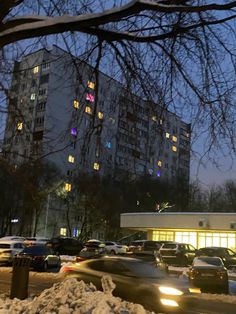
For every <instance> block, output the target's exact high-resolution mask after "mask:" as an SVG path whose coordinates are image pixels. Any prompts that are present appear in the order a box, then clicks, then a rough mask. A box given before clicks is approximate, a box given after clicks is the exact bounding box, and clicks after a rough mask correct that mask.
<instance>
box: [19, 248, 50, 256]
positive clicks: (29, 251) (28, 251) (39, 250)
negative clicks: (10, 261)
mask: <svg viewBox="0 0 236 314" xmlns="http://www.w3.org/2000/svg"><path fill="white" fill-rule="evenodd" d="M23 253H26V254H49V250H48V249H47V248H46V247H43V246H42V247H41V246H30V247H28V248H25V249H24V250H23Z"/></svg>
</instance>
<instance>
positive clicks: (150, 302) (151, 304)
mask: <svg viewBox="0 0 236 314" xmlns="http://www.w3.org/2000/svg"><path fill="white" fill-rule="evenodd" d="M61 273H64V274H65V275H66V276H69V277H75V278H78V280H83V281H85V282H86V283H90V282H92V283H93V284H94V285H95V286H96V287H97V288H98V289H99V290H102V282H101V279H102V278H103V277H104V276H105V275H110V276H111V278H112V281H113V282H114V283H115V285H116V287H115V289H114V291H113V295H114V296H118V297H121V298H122V299H124V300H127V301H131V302H136V303H140V304H142V305H143V306H144V307H145V308H146V309H147V310H151V311H154V312H155V313H160V312H161V313H167V312H169V311H170V310H171V311H172V313H177V312H179V311H180V312H181V313H185V314H187V313H188V310H187V308H188V302H189V298H188V297H187V296H188V295H189V294H190V292H189V286H187V284H186V283H184V282H181V281H179V280H177V279H174V278H171V279H170V278H168V276H167V275H166V274H165V272H163V271H161V270H160V269H158V268H157V267H154V266H152V265H151V264H150V263H147V262H144V261H143V260H140V259H137V258H130V257H124V256H106V257H101V258H99V259H90V260H89V259H88V260H86V261H83V262H80V263H75V264H72V265H64V266H63V267H62V268H61ZM108 286H110V285H109V284H108Z"/></svg>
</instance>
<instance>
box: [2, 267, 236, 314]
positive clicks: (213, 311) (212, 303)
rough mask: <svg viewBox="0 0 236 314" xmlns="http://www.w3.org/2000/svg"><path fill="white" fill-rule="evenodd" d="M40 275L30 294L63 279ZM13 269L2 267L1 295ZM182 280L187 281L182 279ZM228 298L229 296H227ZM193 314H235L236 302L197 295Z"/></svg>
mask: <svg viewBox="0 0 236 314" xmlns="http://www.w3.org/2000/svg"><path fill="white" fill-rule="evenodd" d="M55 271H56V270H55ZM55 271H54V272H47V273H38V272H33V271H30V275H29V289H28V294H29V296H30V295H37V294H40V292H42V291H43V290H44V289H47V288H50V287H51V286H52V285H53V284H54V283H57V282H60V281H61V280H62V279H63V277H62V276H61V275H60V274H59V273H57V272H55ZM11 276H12V273H11V267H0V294H1V293H4V294H7V295H9V293H10V289H11ZM180 280H181V279H180ZM182 280H185V279H184V278H182ZM230 287H231V289H230V290H231V294H232V293H233V292H234V293H233V294H234V295H235V294H236V282H235V281H230ZM226 297H227V296H226ZM235 300H236V296H235ZM190 301H191V304H192V306H191V308H192V310H191V311H189V312H188V313H189V314H190V313H192V314H235V313H236V310H235V308H236V301H235V303H234V304H231V303H229V302H226V301H225V299H223V298H222V299H221V300H216V299H214V296H213V295H209V298H208V296H207V295H205V296H204V295H201V294H199V295H196V296H195V297H191V298H190Z"/></svg>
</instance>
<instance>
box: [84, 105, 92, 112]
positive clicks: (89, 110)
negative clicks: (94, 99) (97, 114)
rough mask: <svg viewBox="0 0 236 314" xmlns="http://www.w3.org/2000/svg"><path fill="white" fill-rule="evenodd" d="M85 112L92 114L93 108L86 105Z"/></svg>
mask: <svg viewBox="0 0 236 314" xmlns="http://www.w3.org/2000/svg"><path fill="white" fill-rule="evenodd" d="M85 112H86V113H88V114H92V109H91V107H89V106H86V107H85Z"/></svg>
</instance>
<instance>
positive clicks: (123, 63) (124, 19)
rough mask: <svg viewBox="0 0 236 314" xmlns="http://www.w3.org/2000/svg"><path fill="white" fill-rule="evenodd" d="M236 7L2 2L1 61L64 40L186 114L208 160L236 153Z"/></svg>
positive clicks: (136, 0)
mask: <svg viewBox="0 0 236 314" xmlns="http://www.w3.org/2000/svg"><path fill="white" fill-rule="evenodd" d="M235 8H236V2H235V1H224V0H221V1H218V3H217V4H216V3H213V2H212V1H208V0H199V1H178V0H173V1H164V0H163V1H161V0H160V1H158V0H157V1H148V0H133V1H116V0H113V1H107V3H105V4H104V1H99V0H97V1H95V0H94V1H92V0H91V1H89V0H83V1H79V3H78V1H74V0H67V1H60V0H53V1H50V2H47V3H44V1H39V0H38V1H30V0H28V1H26V0H15V1H14V0H11V1H9V0H2V1H1V2H0V12H1V13H0V18H1V21H2V22H1V23H0V46H1V47H2V57H3V56H10V58H13V57H15V55H16V51H17V52H18V53H19V52H20V54H21V55H23V54H24V53H25V51H27V52H28V51H29V50H34V49H35V48H36V47H38V46H40V45H46V44H47V43H49V42H53V43H60V44H61V45H62V46H63V47H65V48H66V49H67V50H68V51H70V52H71V53H73V54H76V55H77V54H80V56H81V58H82V59H87V60H89V62H90V63H91V64H92V65H94V66H95V67H96V66H97V69H98V70H99V69H101V68H102V69H104V70H105V71H106V72H107V73H108V74H110V75H111V76H112V77H115V78H117V79H118V80H120V81H121V82H122V83H125V84H126V85H127V87H128V88H129V89H130V90H132V91H133V92H134V93H136V94H138V95H139V96H142V97H144V98H145V99H147V100H150V104H152V103H159V104H161V105H162V108H164V109H169V110H171V111H173V112H175V113H176V114H178V115H179V116H181V117H185V118H186V119H187V120H188V121H189V122H191V123H192V128H193V142H194V141H196V140H197V139H198V137H199V135H200V134H204V136H205V139H206V140H205V146H204V148H203V151H204V152H205V153H207V154H208V155H207V156H208V158H212V159H215V150H219V149H222V150H223V151H224V152H226V151H227V153H231V154H232V156H234V154H235V128H234V123H235V118H234V117H235V101H234V96H235V69H236V68H235V52H234V51H235V47H234V45H235V44H234V43H235V27H234V21H235V17H236V15H235ZM58 34H63V36H60V35H58ZM49 35H52V36H49ZM41 36H44V37H41ZM35 38H36V39H35ZM26 39H30V40H29V41H25V40H26ZM33 39H34V40H33ZM20 40H23V41H22V45H21V47H20V48H19V46H18V45H16V44H14V43H15V42H16V41H17V42H18V41H20ZM26 47H27V48H26ZM11 48H14V49H13V50H12V49H11ZM3 60H4V62H3ZM5 60H6V58H4V59H2V60H1V62H2V69H3V70H4V69H6V68H7V66H6V62H5ZM107 60H110V63H109V61H107ZM108 63H109V64H112V66H110V67H108V66H107V64H108ZM5 72H7V71H5ZM6 75H7V74H6V73H4V76H6ZM2 82H3V80H2ZM1 87H2V90H4V89H6V86H4V84H3V83H1ZM150 107H152V106H151V105H150ZM2 110H3V111H4V108H3V109H2ZM94 127H95V125H94Z"/></svg>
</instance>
